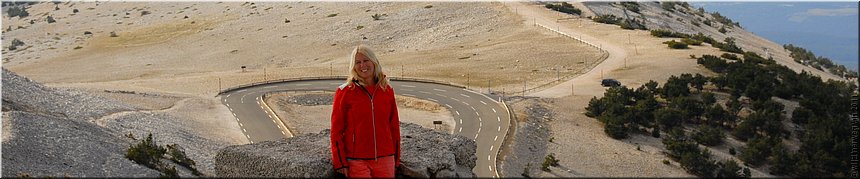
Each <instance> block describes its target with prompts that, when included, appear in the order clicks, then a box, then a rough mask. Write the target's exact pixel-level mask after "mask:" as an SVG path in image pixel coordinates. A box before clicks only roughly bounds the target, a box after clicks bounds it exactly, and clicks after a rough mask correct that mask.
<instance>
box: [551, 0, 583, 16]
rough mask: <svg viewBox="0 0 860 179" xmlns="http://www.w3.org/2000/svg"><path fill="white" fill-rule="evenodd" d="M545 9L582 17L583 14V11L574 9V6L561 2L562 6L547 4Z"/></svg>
mask: <svg viewBox="0 0 860 179" xmlns="http://www.w3.org/2000/svg"><path fill="white" fill-rule="evenodd" d="M544 7H546V8H547V9H552V10H555V11H558V12H563V13H567V14H575V15H581V14H582V10H580V9H578V8H576V7H573V4H570V3H567V2H561V4H555V3H547V4H546V5H544Z"/></svg>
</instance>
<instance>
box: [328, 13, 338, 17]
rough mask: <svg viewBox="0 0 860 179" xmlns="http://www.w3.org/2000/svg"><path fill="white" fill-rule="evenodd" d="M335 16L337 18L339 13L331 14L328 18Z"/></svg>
mask: <svg viewBox="0 0 860 179" xmlns="http://www.w3.org/2000/svg"><path fill="white" fill-rule="evenodd" d="M334 16H337V13H334V14H329V15H328V16H326V17H334Z"/></svg>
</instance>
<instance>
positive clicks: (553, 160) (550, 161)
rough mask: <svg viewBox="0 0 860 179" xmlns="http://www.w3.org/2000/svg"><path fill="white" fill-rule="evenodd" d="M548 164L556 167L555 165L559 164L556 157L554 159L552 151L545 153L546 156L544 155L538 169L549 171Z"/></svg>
mask: <svg viewBox="0 0 860 179" xmlns="http://www.w3.org/2000/svg"><path fill="white" fill-rule="evenodd" d="M550 166H553V167H557V166H559V165H558V159H556V158H555V155H554V154H552V153H550V154H549V155H547V156H546V157H544V160H543V164H541V168H540V169H541V170H543V171H545V172H549V171H550V169H549V167H550Z"/></svg>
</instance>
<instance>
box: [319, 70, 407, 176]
mask: <svg viewBox="0 0 860 179" xmlns="http://www.w3.org/2000/svg"><path fill="white" fill-rule="evenodd" d="M366 87H367V88H364V87H363V86H361V85H359V84H358V82H351V83H346V84H343V85H341V86H340V87H338V88H337V92H335V94H334V107H333V108H332V113H331V154H332V165H333V166H334V169H335V170H338V169H340V168H344V167H349V166H348V165H349V164H348V163H347V162H346V161H347V159H353V160H369V159H376V158H381V157H387V156H394V163H395V164H394V165H395V167H397V166H400V118H399V117H398V115H397V103H396V102H395V101H394V89H393V88H391V86H386V90H385V91H383V90H382V88H381V87H379V86H376V85H374V86H373V87H369V86H366ZM374 89H375V90H374ZM371 96H372V98H371Z"/></svg>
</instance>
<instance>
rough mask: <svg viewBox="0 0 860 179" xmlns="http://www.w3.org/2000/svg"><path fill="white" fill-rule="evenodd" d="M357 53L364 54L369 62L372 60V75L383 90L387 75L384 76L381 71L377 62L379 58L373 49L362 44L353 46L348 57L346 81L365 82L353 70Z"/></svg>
mask: <svg viewBox="0 0 860 179" xmlns="http://www.w3.org/2000/svg"><path fill="white" fill-rule="evenodd" d="M359 54H361V55H364V56H365V57H367V58H369V59H370V61H371V62H373V66H374V69H373V73H374V74H373V76H374V79H375V80H376V85H377V86H379V87H380V88H382V90H383V91H385V89H386V87H387V86H388V76H386V75H385V73H384V72H382V65H380V64H379V59H377V58H376V54H374V53H373V51H372V50H370V48H368V47H366V46H364V45H358V46H356V47H355V49H354V50H352V55H351V58H349V75H348V76H347V77H346V83H352V81H354V80H358V81H359V82H361V83H363V84H366V83H367V82H364V79H362V78H359V77H358V72H356V71H355V58H357V57H358V55H359Z"/></svg>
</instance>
